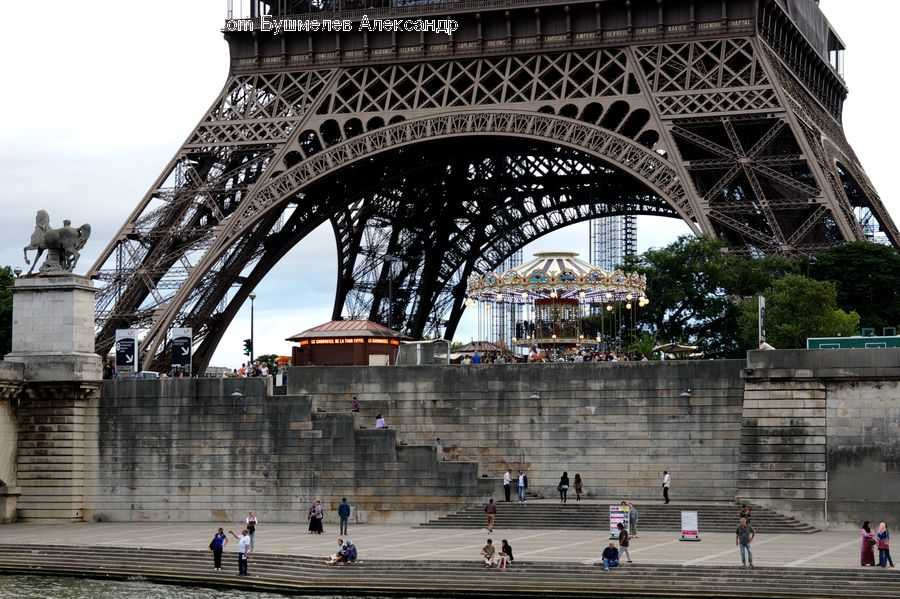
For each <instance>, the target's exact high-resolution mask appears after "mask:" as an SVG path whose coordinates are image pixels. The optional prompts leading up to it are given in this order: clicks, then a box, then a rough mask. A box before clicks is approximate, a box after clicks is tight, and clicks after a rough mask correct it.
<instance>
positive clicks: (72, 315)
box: [5, 274, 103, 382]
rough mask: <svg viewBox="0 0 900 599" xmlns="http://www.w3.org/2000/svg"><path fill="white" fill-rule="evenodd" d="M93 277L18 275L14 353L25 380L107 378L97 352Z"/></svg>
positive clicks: (11, 359) (9, 357) (12, 358)
mask: <svg viewBox="0 0 900 599" xmlns="http://www.w3.org/2000/svg"><path fill="white" fill-rule="evenodd" d="M95 293H96V290H95V289H94V286H93V284H92V283H91V281H90V279H87V278H85V277H80V276H77V275H73V274H65V275H57V276H39V277H38V276H35V277H24V278H20V279H16V284H15V286H14V287H13V330H12V352H10V353H9V354H7V355H6V358H5V360H6V361H7V362H19V363H21V364H24V365H25V380H26V381H71V382H76V381H92V382H96V381H99V380H101V379H102V378H103V368H102V364H101V362H100V358H99V356H97V354H96V353H94V295H95Z"/></svg>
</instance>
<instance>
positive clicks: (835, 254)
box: [803, 241, 900, 335]
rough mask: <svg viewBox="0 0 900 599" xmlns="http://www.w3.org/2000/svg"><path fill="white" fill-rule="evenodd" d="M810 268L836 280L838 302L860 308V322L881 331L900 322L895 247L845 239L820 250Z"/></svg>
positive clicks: (816, 276)
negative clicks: (850, 241)
mask: <svg viewBox="0 0 900 599" xmlns="http://www.w3.org/2000/svg"><path fill="white" fill-rule="evenodd" d="M803 264H804V268H805V259H804V261H803ZM809 272H810V276H811V277H812V278H814V279H818V280H823V281H831V282H833V283H834V286H835V289H836V290H837V303H838V305H839V306H840V307H841V308H843V309H844V310H848V311H853V312H857V313H858V314H859V320H860V322H859V324H860V326H863V327H874V328H875V331H876V334H879V335H880V334H881V329H882V327H897V326H900V253H898V252H897V250H895V249H894V248H892V247H889V246H886V245H881V244H877V243H869V242H867V241H856V242H853V243H844V244H841V245H837V246H834V247H832V248H829V249H827V250H824V251H822V252H819V253H818V254H816V263H815V264H814V265H811V266H810V269H809Z"/></svg>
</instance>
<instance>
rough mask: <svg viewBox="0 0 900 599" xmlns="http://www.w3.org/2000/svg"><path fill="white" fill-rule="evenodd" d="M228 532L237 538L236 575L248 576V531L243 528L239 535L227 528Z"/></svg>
mask: <svg viewBox="0 0 900 599" xmlns="http://www.w3.org/2000/svg"><path fill="white" fill-rule="evenodd" d="M228 534H230V535H231V536H233V537H234V538H235V539H237V540H238V554H237V555H238V576H248V566H249V561H250V551H251V549H250V532H249V531H248V530H247V529H246V528H245V529H244V530H242V531H241V536H237V535H236V534H234V531H233V530H229V531H228Z"/></svg>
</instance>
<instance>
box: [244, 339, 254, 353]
mask: <svg viewBox="0 0 900 599" xmlns="http://www.w3.org/2000/svg"><path fill="white" fill-rule="evenodd" d="M252 353H253V340H252V339H244V355H245V356H249V355H251V354H252Z"/></svg>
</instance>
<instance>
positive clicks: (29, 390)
mask: <svg viewBox="0 0 900 599" xmlns="http://www.w3.org/2000/svg"><path fill="white" fill-rule="evenodd" d="M94 293H95V291H94V287H93V285H92V284H91V282H90V280H89V279H86V278H84V277H80V276H76V275H72V274H69V273H65V274H60V275H57V276H35V277H23V278H20V279H17V280H16V284H15V286H14V287H13V338H12V351H11V352H10V353H9V354H7V355H6V358H5V360H4V362H3V363H2V364H0V432H2V433H3V434H2V436H0V480H2V483H3V485H2V486H0V517H2V518H3V520H4V521H8V520H10V519H12V518H17V519H18V520H22V521H30V522H45V521H46V522H58V521H78V520H81V519H82V516H83V508H84V506H83V494H84V461H85V455H84V447H85V445H84V410H85V405H86V403H87V401H88V400H89V399H91V398H92V397H95V396H96V394H97V393H98V390H99V388H100V382H101V379H102V368H101V362H100V357H99V356H98V355H97V354H96V353H94V330H93V325H94Z"/></svg>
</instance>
